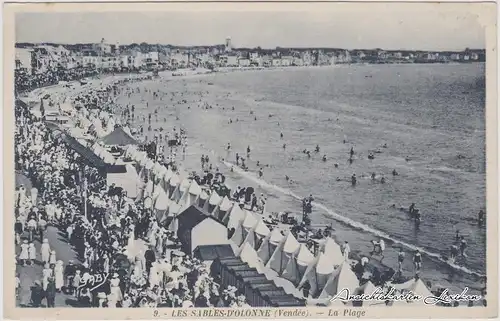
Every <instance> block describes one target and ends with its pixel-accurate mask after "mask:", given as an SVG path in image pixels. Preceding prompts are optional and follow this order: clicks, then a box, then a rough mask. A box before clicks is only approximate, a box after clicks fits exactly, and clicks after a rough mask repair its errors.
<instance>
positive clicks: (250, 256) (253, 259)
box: [238, 243, 303, 298]
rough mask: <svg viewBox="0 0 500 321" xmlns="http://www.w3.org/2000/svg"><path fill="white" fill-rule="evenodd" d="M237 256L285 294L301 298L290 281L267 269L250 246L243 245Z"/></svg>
mask: <svg viewBox="0 0 500 321" xmlns="http://www.w3.org/2000/svg"><path fill="white" fill-rule="evenodd" d="M238 256H239V257H240V259H241V260H242V261H243V262H245V263H247V264H248V266H250V267H253V268H255V269H257V272H259V273H262V274H264V275H265V277H266V278H267V279H268V280H270V281H273V282H274V284H276V286H278V287H281V288H283V290H284V291H285V292H286V293H287V294H291V295H293V296H295V297H297V298H302V297H303V296H302V294H301V293H300V291H298V290H297V289H296V288H295V286H294V285H293V284H292V283H291V282H290V281H288V280H285V279H282V278H280V277H278V276H277V275H276V273H275V272H274V271H272V270H271V269H269V268H267V267H266V266H265V265H264V263H263V262H262V260H261V259H260V258H259V256H258V254H257V252H255V250H254V249H253V248H252V246H251V245H250V244H248V243H244V244H243V245H242V249H241V251H240V253H239V255H238Z"/></svg>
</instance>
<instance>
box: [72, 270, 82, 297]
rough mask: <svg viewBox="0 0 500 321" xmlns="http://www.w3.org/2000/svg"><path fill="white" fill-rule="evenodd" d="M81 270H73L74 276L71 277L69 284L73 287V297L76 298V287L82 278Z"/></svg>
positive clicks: (77, 292) (77, 291)
mask: <svg viewBox="0 0 500 321" xmlns="http://www.w3.org/2000/svg"><path fill="white" fill-rule="evenodd" d="M81 273H82V272H81V271H80V270H76V271H75V276H74V277H73V280H72V281H71V286H72V287H73V288H74V289H75V293H74V295H75V298H77V299H78V297H79V289H78V287H79V286H80V281H81V279H82V274H81Z"/></svg>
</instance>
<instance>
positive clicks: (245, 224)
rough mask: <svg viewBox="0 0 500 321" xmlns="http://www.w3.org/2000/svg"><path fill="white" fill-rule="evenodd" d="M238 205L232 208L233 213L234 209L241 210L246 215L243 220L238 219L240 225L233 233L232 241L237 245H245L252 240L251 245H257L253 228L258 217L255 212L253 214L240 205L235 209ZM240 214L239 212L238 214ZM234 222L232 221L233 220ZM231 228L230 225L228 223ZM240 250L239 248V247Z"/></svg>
mask: <svg viewBox="0 0 500 321" xmlns="http://www.w3.org/2000/svg"><path fill="white" fill-rule="evenodd" d="M235 208H236V207H233V209H232V210H231V213H232V212H233V211H238V210H239V211H241V212H242V213H243V215H244V218H243V220H241V219H239V220H238V223H237V224H238V226H237V227H235V231H234V233H233V235H232V236H231V241H232V242H234V244H235V245H236V246H237V247H241V246H243V245H245V243H246V242H250V245H253V246H255V240H254V238H253V237H252V235H250V234H253V228H254V226H255V225H256V224H257V218H256V217H255V214H253V213H252V212H250V211H246V210H244V209H243V210H242V209H240V208H239V207H238V209H235ZM237 215H239V214H237ZM231 223H232V222H231ZM228 229H229V225H228ZM238 251H239V249H238Z"/></svg>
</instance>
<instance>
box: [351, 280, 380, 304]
mask: <svg viewBox="0 0 500 321" xmlns="http://www.w3.org/2000/svg"><path fill="white" fill-rule="evenodd" d="M376 290H377V287H376V286H375V285H373V283H372V282H371V281H368V282H366V283H365V284H363V285H361V286H360V287H358V288H357V289H356V293H355V294H357V295H359V294H367V295H368V294H372V293H374V292H375V291H376ZM362 306H364V307H368V306H385V302H381V301H363V302H362Z"/></svg>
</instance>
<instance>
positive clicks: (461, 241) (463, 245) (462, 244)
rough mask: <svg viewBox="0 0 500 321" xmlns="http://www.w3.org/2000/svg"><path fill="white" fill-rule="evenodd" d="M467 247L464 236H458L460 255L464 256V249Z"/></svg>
mask: <svg viewBox="0 0 500 321" xmlns="http://www.w3.org/2000/svg"><path fill="white" fill-rule="evenodd" d="M466 248H467V241H466V240H465V237H464V236H461V237H460V255H462V256H466V255H465V249H466Z"/></svg>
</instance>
